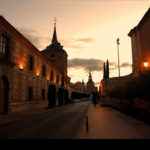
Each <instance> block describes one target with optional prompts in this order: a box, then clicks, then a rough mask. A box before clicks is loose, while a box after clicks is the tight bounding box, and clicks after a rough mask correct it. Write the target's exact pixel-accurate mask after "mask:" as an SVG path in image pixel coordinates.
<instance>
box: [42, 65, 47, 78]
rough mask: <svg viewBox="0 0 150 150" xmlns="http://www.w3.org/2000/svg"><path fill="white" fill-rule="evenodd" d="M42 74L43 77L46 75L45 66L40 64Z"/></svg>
mask: <svg viewBox="0 0 150 150" xmlns="http://www.w3.org/2000/svg"><path fill="white" fill-rule="evenodd" d="M42 75H43V77H45V76H46V67H45V65H43V66H42Z"/></svg>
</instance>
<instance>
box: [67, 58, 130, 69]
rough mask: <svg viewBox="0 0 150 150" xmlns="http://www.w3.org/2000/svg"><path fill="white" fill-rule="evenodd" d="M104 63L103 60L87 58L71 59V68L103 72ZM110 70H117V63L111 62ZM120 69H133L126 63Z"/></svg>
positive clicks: (69, 65) (69, 63)
mask: <svg viewBox="0 0 150 150" xmlns="http://www.w3.org/2000/svg"><path fill="white" fill-rule="evenodd" d="M103 64H104V61H103V60H101V59H85V58H74V59H69V61H68V67H69V68H83V69H84V70H85V71H87V72H88V71H103ZM109 67H110V70H114V69H117V64H116V63H115V62H109ZM120 67H131V64H129V63H128V62H124V63H122V64H121V65H120Z"/></svg>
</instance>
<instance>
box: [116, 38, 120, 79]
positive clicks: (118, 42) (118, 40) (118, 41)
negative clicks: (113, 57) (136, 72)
mask: <svg viewBox="0 0 150 150" xmlns="http://www.w3.org/2000/svg"><path fill="white" fill-rule="evenodd" d="M119 45H120V39H119V38H117V52H118V53H117V55H118V76H119V77H120V58H119Z"/></svg>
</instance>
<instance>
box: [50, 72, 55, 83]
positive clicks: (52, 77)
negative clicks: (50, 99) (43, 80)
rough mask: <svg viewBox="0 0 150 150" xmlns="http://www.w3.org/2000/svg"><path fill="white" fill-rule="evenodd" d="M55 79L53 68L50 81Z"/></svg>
mask: <svg viewBox="0 0 150 150" xmlns="http://www.w3.org/2000/svg"><path fill="white" fill-rule="evenodd" d="M53 80H54V72H53V70H51V77H50V81H53Z"/></svg>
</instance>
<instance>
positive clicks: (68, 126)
mask: <svg viewBox="0 0 150 150" xmlns="http://www.w3.org/2000/svg"><path fill="white" fill-rule="evenodd" d="M88 104H89V102H81V103H75V104H69V105H66V106H62V107H56V108H53V109H48V110H47V109H45V108H43V110H41V109H40V112H38V111H37V110H36V112H24V113H23V112H21V113H18V114H12V115H11V114H10V115H9V116H6V117H7V118H12V117H13V118H14V119H12V121H10V123H7V124H3V125H0V138H74V137H76V134H77V133H78V130H79V128H80V125H81V124H82V121H83V120H84V117H85V114H86V112H87V108H88ZM3 119H4V118H3Z"/></svg>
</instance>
